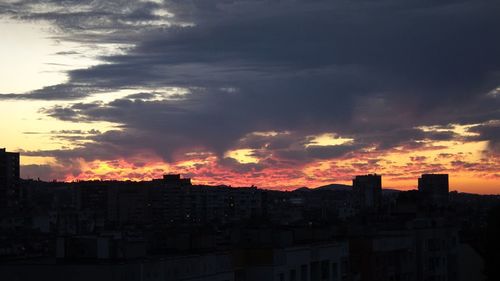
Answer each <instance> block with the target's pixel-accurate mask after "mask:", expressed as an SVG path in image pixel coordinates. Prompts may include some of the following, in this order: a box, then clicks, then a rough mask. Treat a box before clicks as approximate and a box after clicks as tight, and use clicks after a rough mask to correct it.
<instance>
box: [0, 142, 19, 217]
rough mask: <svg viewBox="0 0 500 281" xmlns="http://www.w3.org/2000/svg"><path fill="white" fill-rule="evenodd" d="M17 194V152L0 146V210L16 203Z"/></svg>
mask: <svg viewBox="0 0 500 281" xmlns="http://www.w3.org/2000/svg"><path fill="white" fill-rule="evenodd" d="M18 196H19V153H13V152H7V151H5V148H0V210H2V209H6V208H8V207H11V206H13V205H15V204H16V202H17V201H18Z"/></svg>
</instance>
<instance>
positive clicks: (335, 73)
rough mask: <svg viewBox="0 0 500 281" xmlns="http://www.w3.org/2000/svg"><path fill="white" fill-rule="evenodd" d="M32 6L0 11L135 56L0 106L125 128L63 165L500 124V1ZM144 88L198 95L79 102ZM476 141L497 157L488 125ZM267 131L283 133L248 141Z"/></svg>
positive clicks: (371, 140)
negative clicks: (26, 102)
mask: <svg viewBox="0 0 500 281" xmlns="http://www.w3.org/2000/svg"><path fill="white" fill-rule="evenodd" d="M34 2H36V1H21V2H19V3H15V4H2V5H3V7H2V6H0V7H2V9H0V10H3V11H6V12H4V13H5V14H9V15H11V16H16V17H19V18H24V19H30V20H36V19H49V20H52V21H53V22H54V23H55V24H56V25H57V26H59V27H60V28H61V29H62V30H64V31H65V32H66V36H67V39H72V40H75V41H80V42H94V43H96V44H97V43H119V44H130V45H132V46H133V47H132V48H130V49H128V50H127V51H126V52H125V53H123V54H114V55H107V56H103V57H101V58H100V59H102V60H103V61H104V62H105V63H103V64H100V65H97V66H94V67H90V68H88V69H79V70H73V71H70V72H69V73H68V75H69V81H68V83H66V84H61V85H56V86H51V87H46V88H44V89H40V90H36V91H33V92H31V93H26V94H23V95H12V94H11V95H2V96H1V98H3V99H5V98H8V99H13V98H22V99H26V98H28V99H43V100H75V103H74V104H72V105H69V106H67V105H64V106H63V105H56V106H54V107H50V108H45V109H42V112H43V113H45V114H47V115H49V116H52V117H54V118H57V119H60V120H65V121H73V122H95V121H108V122H113V123H117V124H119V126H120V130H114V131H110V132H106V133H103V134H99V135H96V136H92V137H91V140H92V141H93V142H92V143H90V144H85V145H83V146H82V147H79V148H77V149H74V150H71V151H53V152H51V153H52V154H57V156H58V157H74V156H76V155H78V154H80V153H81V154H82V155H84V156H83V157H86V158H97V157H104V158H109V159H112V158H113V157H116V156H117V155H130V154H133V153H134V152H140V151H143V150H149V151H152V152H153V153H156V154H157V155H160V156H162V157H163V158H164V159H166V160H169V161H171V160H172V159H174V158H175V155H176V153H177V151H179V150H189V149H193V150H201V151H209V152H213V153H215V154H216V155H218V156H222V155H224V152H226V151H227V150H229V149H235V148H253V149H258V150H264V151H268V152H275V154H276V155H278V156H279V157H282V158H283V159H286V160H291V161H304V162H307V161H312V160H313V159H330V158H337V157H343V156H345V155H347V154H348V153H350V152H352V151H355V150H362V149H363V148H367V147H373V146H375V147H376V148H377V149H378V150H380V151H384V150H389V149H392V148H394V147H398V146H404V147H407V148H416V147H419V146H423V145H424V144H422V142H421V141H422V140H428V141H441V140H453V139H457V138H459V136H457V135H456V133H454V132H453V131H452V130H451V129H450V128H451V126H450V124H479V123H481V124H488V123H487V122H489V121H491V120H498V119H500V112H499V111H498V108H500V98H499V96H498V95H491V94H490V95H488V93H490V92H491V90H492V89H495V88H497V87H498V85H499V84H500V75H499V73H500V53H499V50H500V29H498V26H500V17H498V14H499V12H500V3H499V2H498V1H488V0H487V1H451V0H450V1H440V2H439V3H437V2H435V1H413V0H404V1H292V0H289V1H288V0H284V1H244V0H240V1H238V0H235V1H225V0H204V1H195V0H191V1H174V0H170V1H164V3H162V4H158V3H153V2H147V1H143V2H139V1H55V0H52V1H43V3H45V4H46V5H48V4H51V5H54V6H56V7H59V9H52V11H51V12H36V11H34V10H32V9H31V10H30V8H29V5H28V4H30V3H34ZM77 4H78V5H77ZM160 9H166V10H168V11H169V12H170V13H172V15H170V16H167V15H165V13H164V15H163V16H161V15H159V13H158V11H159V10H160ZM186 23H192V24H191V25H187V24H186ZM141 87H142V88H147V89H163V88H167V87H181V88H184V89H186V90H187V93H186V94H183V95H178V96H177V97H176V98H175V99H172V98H170V99H164V100H157V99H153V98H158V96H157V95H155V94H154V93H149V92H142V93H138V94H134V95H129V96H126V97H124V98H121V99H115V100H113V101H111V102H109V103H103V102H96V103H85V102H81V101H80V100H81V99H82V98H83V97H86V96H88V95H91V94H93V95H96V96H98V95H104V94H105V93H107V92H111V91H114V90H120V89H130V88H132V89H139V88H141ZM422 125H437V126H438V127H436V128H438V129H440V130H438V131H423V130H420V129H418V128H417V127H419V126H422ZM471 130H474V131H476V132H478V133H479V134H480V136H481V138H482V139H484V140H489V141H490V144H491V145H492V147H497V146H498V142H497V141H496V140H498V138H497V136H496V134H495V133H493V132H492V129H490V128H489V127H488V126H486V125H484V126H481V127H477V128H474V129H471ZM269 131H275V132H279V134H278V135H274V136H262V135H260V136H259V135H252V134H251V133H252V132H269ZM280 132H290V134H283V133H280ZM325 132H334V133H336V134H338V135H340V136H342V137H349V138H353V139H354V140H355V141H354V143H353V144H352V145H340V146H309V147H307V148H306V146H305V145H304V141H305V140H306V139H307V137H308V136H311V135H315V134H320V133H325ZM224 161H227V160H224ZM247 167H249V166H247ZM252 169H255V170H258V167H252Z"/></svg>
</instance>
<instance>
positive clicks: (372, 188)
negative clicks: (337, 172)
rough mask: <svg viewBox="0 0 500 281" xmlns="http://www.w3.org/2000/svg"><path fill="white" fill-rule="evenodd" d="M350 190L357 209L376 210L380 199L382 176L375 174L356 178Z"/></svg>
mask: <svg viewBox="0 0 500 281" xmlns="http://www.w3.org/2000/svg"><path fill="white" fill-rule="evenodd" d="M352 188H353V191H354V194H355V201H356V204H357V205H358V207H360V208H363V209H366V208H378V207H379V206H380V202H381V197H382V176H381V175H377V174H370V175H363V176H356V177H355V178H354V179H353V180H352Z"/></svg>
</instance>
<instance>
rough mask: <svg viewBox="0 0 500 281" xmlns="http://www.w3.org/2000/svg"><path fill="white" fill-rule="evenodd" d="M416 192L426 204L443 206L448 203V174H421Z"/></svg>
mask: <svg viewBox="0 0 500 281" xmlns="http://www.w3.org/2000/svg"><path fill="white" fill-rule="evenodd" d="M418 191H419V192H420V193H421V194H422V197H423V198H424V200H426V202H427V203H430V204H434V205H438V206H443V205H446V204H447V203H448V193H449V184H448V174H423V175H422V176H421V177H420V178H419V179H418Z"/></svg>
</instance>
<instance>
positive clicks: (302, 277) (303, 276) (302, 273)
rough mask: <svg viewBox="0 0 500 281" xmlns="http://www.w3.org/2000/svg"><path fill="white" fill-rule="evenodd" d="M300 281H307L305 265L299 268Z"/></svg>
mask: <svg viewBox="0 0 500 281" xmlns="http://www.w3.org/2000/svg"><path fill="white" fill-rule="evenodd" d="M300 281H307V265H305V264H304V265H301V266H300Z"/></svg>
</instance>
